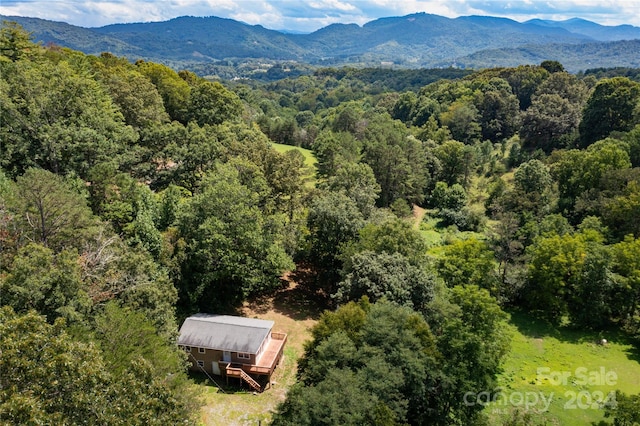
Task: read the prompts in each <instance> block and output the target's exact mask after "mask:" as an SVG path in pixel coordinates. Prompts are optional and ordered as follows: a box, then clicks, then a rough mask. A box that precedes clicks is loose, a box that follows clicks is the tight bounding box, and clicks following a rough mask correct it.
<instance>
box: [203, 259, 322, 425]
mask: <svg viewBox="0 0 640 426" xmlns="http://www.w3.org/2000/svg"><path fill="white" fill-rule="evenodd" d="M305 273H306V272H305V271H304V270H302V271H296V272H293V273H290V274H288V275H287V276H286V277H285V282H286V283H285V284H284V286H283V288H282V289H281V290H279V291H278V292H276V294H274V295H269V296H265V297H261V298H256V299H254V300H251V301H249V302H247V303H245V305H244V306H243V308H242V310H241V312H240V313H239V314H240V315H242V316H245V317H249V318H260V319H268V320H272V321H274V322H275V325H274V327H273V329H274V331H278V332H284V333H287V343H286V344H285V347H284V355H283V357H282V359H281V361H280V364H279V365H278V367H277V368H276V370H275V372H274V374H273V376H272V377H271V382H272V383H273V385H272V386H271V388H269V389H266V390H265V391H264V392H262V393H254V392H250V391H248V390H244V389H241V388H240V387H238V384H237V382H234V383H230V385H231V386H227V383H226V381H225V379H223V378H220V377H216V376H214V379H215V380H216V381H218V384H219V385H220V386H222V389H220V388H218V387H217V386H216V385H214V384H212V383H210V382H207V381H204V380H203V381H201V382H200V383H198V384H196V385H195V386H197V392H198V393H199V394H200V395H201V397H202V399H203V402H204V406H203V407H202V410H201V419H200V420H201V424H202V425H203V426H245V425H246V426H249V425H251V426H255V425H258V424H259V422H261V423H262V424H263V425H266V424H268V423H269V421H270V419H271V416H272V412H273V410H275V409H276V407H277V405H278V404H279V403H280V402H282V401H284V399H285V397H286V393H287V390H288V389H289V388H290V387H291V386H293V384H294V383H295V382H296V373H297V368H298V359H299V358H300V357H301V356H302V354H303V353H304V342H305V341H306V340H308V339H310V337H311V335H310V329H311V327H313V325H314V324H315V323H316V321H317V319H318V317H319V316H320V314H321V312H322V302H321V301H318V299H317V298H316V295H315V294H313V293H311V292H310V291H309V290H308V289H307V288H306V287H305V286H302V285H298V284H297V282H298V280H301V279H304V278H301V276H304V274H305Z"/></svg>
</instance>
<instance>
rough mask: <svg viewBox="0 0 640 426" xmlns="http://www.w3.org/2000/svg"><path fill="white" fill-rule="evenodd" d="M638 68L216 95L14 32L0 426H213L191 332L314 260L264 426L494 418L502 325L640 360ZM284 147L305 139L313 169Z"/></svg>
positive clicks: (393, 78) (3, 87) (9, 59)
mask: <svg viewBox="0 0 640 426" xmlns="http://www.w3.org/2000/svg"><path fill="white" fill-rule="evenodd" d="M627 71H629V70H600V71H598V73H587V74H582V75H580V76H576V75H573V74H569V73H567V72H566V71H565V69H564V67H563V65H562V64H560V63H559V62H556V61H543V62H542V63H541V64H540V65H529V66H518V67H513V68H491V69H487V70H483V71H479V72H474V73H471V74H468V73H464V75H442V74H438V73H439V72H443V70H440V71H437V72H436V71H433V70H424V71H422V72H419V71H416V73H417V74H406V73H405V74H398V75H393V73H386V72H385V73H384V74H382V75H384V81H381V79H380V78H375V77H371V76H372V75H376V74H375V72H376V71H375V70H369V71H362V70H353V69H323V70H319V71H317V72H315V73H314V74H313V75H307V76H301V77H298V78H290V79H281V80H278V81H275V82H272V83H268V84H255V85H252V86H250V85H247V84H239V83H237V82H236V83H233V82H225V83H224V84H223V83H221V82H219V81H210V80H206V79H204V78H202V77H200V76H198V75H197V74H195V73H193V72H189V71H179V72H176V71H174V70H172V69H171V68H169V67H167V66H165V65H161V64H158V63H154V62H148V61H142V60H140V61H137V62H135V63H131V62H129V61H128V60H126V59H125V58H120V57H117V56H115V55H113V54H110V53H103V54H101V55H98V56H89V55H86V54H84V53H81V52H78V51H74V50H70V49H66V48H60V47H57V46H47V47H43V46H41V45H38V44H35V43H34V42H33V41H32V40H30V38H29V35H28V34H27V33H26V32H25V31H24V30H23V29H22V28H21V27H19V26H18V25H16V24H12V23H5V24H4V25H3V27H2V29H1V32H0V120H1V127H0V298H1V302H2V308H1V310H0V350H1V353H2V356H1V358H0V419H1V420H2V422H3V423H7V424H77V423H88V424H140V425H148V424H158V425H160V424H162V425H166V424H198V410H199V398H198V395H197V394H195V393H194V390H195V388H194V387H193V386H192V384H191V382H190V379H189V377H188V376H187V374H186V368H185V365H186V358H185V357H186V355H185V354H184V353H183V352H182V351H179V350H178V349H177V347H176V346H175V338H176V333H177V327H178V325H179V324H180V323H181V321H182V320H183V319H184V318H185V317H186V316H188V315H190V314H193V313H196V312H211V313H234V312H236V309H238V308H239V307H240V306H241V305H242V303H243V302H244V301H245V300H247V298H249V297H252V296H255V295H261V294H269V293H272V292H274V291H276V290H277V289H278V288H280V286H282V282H281V277H282V276H283V274H284V273H285V272H288V271H292V270H295V269H296V268H297V267H298V266H299V265H304V267H305V268H307V269H308V270H309V271H310V274H311V276H312V279H311V282H312V283H311V285H312V286H313V288H312V291H313V293H314V294H315V295H317V296H318V297H319V298H320V299H322V300H324V303H325V307H326V308H327V310H326V311H325V313H324V314H323V315H322V316H321V318H320V319H319V321H318V323H317V325H316V326H315V327H314V328H313V329H312V330H311V334H312V339H311V340H310V341H309V342H308V343H307V344H306V346H305V353H304V356H303V357H302V359H301V360H300V361H299V368H298V383H297V384H296V385H295V386H293V387H292V388H291V389H289V392H288V394H287V398H286V400H285V401H284V402H283V403H282V404H280V405H279V406H278V408H277V410H276V412H275V413H274V414H273V418H272V424H278V425H288V424H291V425H294V424H295V425H304V424H307V425H314V424H341V425H345V424H353V425H362V424H376V425H378V424H387V425H401V424H416V425H417V424H435V425H459V424H486V422H487V421H488V420H487V413H486V411H485V410H484V406H483V405H481V404H468V403H465V401H466V397H465V395H467V393H468V392H470V391H473V392H476V393H477V392H484V391H486V392H491V391H492V390H495V389H496V386H497V377H498V374H499V373H500V371H501V365H502V363H503V362H504V359H505V356H506V355H507V353H508V352H509V349H510V343H511V336H512V332H513V326H512V325H511V323H510V320H509V315H508V314H507V312H521V313H523V314H525V315H530V316H531V317H532V318H539V319H542V320H544V321H545V322H546V323H548V324H550V326H554V327H556V326H557V327H561V326H562V327H569V328H572V329H580V330H594V331H599V330H615V331H616V332H617V333H620V334H621V335H624V336H626V338H628V339H630V341H633V342H634V344H635V348H636V352H637V351H638V350H640V349H639V348H640V344H639V343H638V338H640V221H639V220H638V219H639V218H640V83H639V82H637V81H634V80H633V79H631V78H629V77H626V76H621V74H624V73H625V72H627ZM629 75H631V76H634V75H635V76H637V75H638V74H637V72H636V73H635V74H634V73H633V72H632V73H630V74H629ZM434 76H435V77H434ZM421 79H429V82H425V83H424V84H423V83H420V84H417V83H416V81H419V82H421V81H423V80H421ZM272 143H280V144H287V145H292V146H298V147H304V148H308V149H310V150H311V151H312V152H313V153H314V155H315V157H316V159H317V165H316V167H317V172H316V174H315V176H314V178H313V179H310V178H309V176H308V169H307V167H308V165H306V164H305V158H304V156H303V155H302V154H301V153H300V152H299V151H297V150H291V151H286V152H284V153H280V152H278V151H276V150H275V149H273V148H272V146H271V144H272ZM416 212H420V213H421V214H420V215H417V214H415V213H416ZM422 215H424V216H422ZM416 217H418V218H419V220H418V222H417V223H416ZM630 357H631V355H630ZM603 362H605V361H603ZM634 362H635V361H634ZM639 399H640V396H638V395H626V394H624V393H619V394H618V395H617V401H618V402H619V404H617V405H615V404H604V405H603V406H602V407H601V408H602V410H601V412H602V413H604V412H606V413H607V415H608V419H607V420H603V422H606V421H613V419H618V421H620V422H622V421H624V419H632V421H633V419H635V421H637V420H638V417H639V416H640V413H639V410H638V400H639ZM603 402H604V401H603ZM508 414H509V419H508V420H505V423H504V424H534V423H532V420H531V417H530V416H529V415H528V413H521V412H518V411H517V410H516V411H514V412H513V413H512V412H509V413H508ZM600 417H601V418H602V414H600ZM527 422H528V423H527ZM608 424H610V423H608ZM616 424H627V423H616ZM628 424H633V423H628Z"/></svg>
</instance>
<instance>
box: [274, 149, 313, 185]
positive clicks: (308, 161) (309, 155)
mask: <svg viewBox="0 0 640 426" xmlns="http://www.w3.org/2000/svg"><path fill="white" fill-rule="evenodd" d="M271 146H272V147H273V149H275V150H276V151H278V152H280V153H285V152H287V151H291V150H292V149H297V150H298V151H300V152H301V153H302V155H303V156H304V165H305V168H304V170H303V176H302V178H303V180H304V182H305V183H306V185H308V186H310V187H313V186H314V185H315V182H316V163H317V160H316V157H315V156H314V155H313V152H312V151H310V150H308V149H305V148H300V147H297V146H291V145H284V144H279V143H271Z"/></svg>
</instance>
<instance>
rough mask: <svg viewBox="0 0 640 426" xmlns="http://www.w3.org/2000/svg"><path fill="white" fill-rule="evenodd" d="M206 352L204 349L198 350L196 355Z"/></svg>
mask: <svg viewBox="0 0 640 426" xmlns="http://www.w3.org/2000/svg"><path fill="white" fill-rule="evenodd" d="M206 351H207V350H206V349H205V348H198V353H200V354H203V353H205V352H206Z"/></svg>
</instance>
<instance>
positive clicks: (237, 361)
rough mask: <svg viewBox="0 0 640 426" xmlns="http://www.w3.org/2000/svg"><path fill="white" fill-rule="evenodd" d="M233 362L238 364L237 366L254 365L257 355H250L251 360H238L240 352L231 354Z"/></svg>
mask: <svg viewBox="0 0 640 426" xmlns="http://www.w3.org/2000/svg"><path fill="white" fill-rule="evenodd" d="M231 362H233V363H237V364H249V365H253V364H255V363H256V355H255V354H250V356H249V359H246V358H238V352H231Z"/></svg>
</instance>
